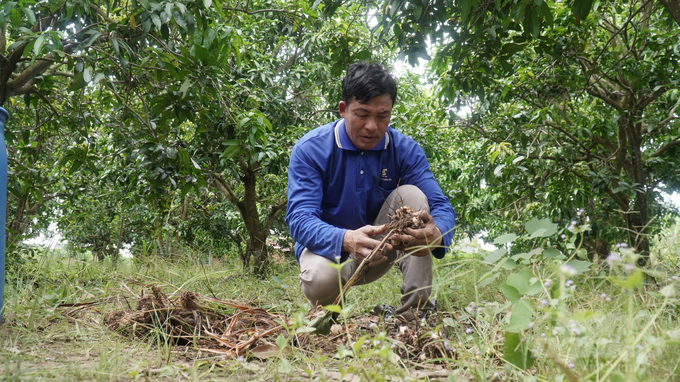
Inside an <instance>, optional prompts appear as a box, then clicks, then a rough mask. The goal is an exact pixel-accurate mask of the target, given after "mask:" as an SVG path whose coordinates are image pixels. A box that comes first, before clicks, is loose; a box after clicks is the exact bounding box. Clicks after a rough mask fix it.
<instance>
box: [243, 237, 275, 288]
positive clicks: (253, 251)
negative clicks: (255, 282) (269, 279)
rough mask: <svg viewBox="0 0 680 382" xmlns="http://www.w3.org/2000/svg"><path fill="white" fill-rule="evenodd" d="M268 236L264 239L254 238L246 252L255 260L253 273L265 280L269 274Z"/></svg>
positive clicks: (249, 242)
mask: <svg viewBox="0 0 680 382" xmlns="http://www.w3.org/2000/svg"><path fill="white" fill-rule="evenodd" d="M266 240H267V236H266V235H265V236H264V237H252V236H251V239H250V240H249V241H248V248H247V249H246V252H248V253H249V256H248V257H250V256H252V258H253V273H254V274H255V275H256V276H258V277H261V278H264V277H266V276H267V274H269V265H270V260H269V250H268V248H267V243H266Z"/></svg>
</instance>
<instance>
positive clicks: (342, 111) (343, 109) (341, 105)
mask: <svg viewBox="0 0 680 382" xmlns="http://www.w3.org/2000/svg"><path fill="white" fill-rule="evenodd" d="M338 109H339V110H340V116H341V117H342V118H345V113H346V112H347V104H346V103H345V101H340V103H339V104H338Z"/></svg>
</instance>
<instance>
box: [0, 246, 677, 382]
mask: <svg viewBox="0 0 680 382" xmlns="http://www.w3.org/2000/svg"><path fill="white" fill-rule="evenodd" d="M191 257H192V255H190V254H187V255H186V256H185V257H184V258H176V259H163V258H149V259H146V260H144V261H131V260H124V261H122V262H121V263H120V264H118V266H116V267H114V266H112V265H111V264H110V263H107V262H104V263H98V262H92V261H89V260H88V259H86V258H83V259H76V258H71V257H68V256H65V255H62V254H61V253H59V252H52V253H46V254H44V255H42V256H38V257H37V260H35V261H33V262H27V263H25V264H22V266H21V267H20V269H19V271H18V272H14V273H13V274H11V275H9V276H8V285H7V290H6V302H5V304H6V312H5V323H4V324H2V326H0V376H2V377H3V378H4V380H8V381H14V380H18V381H33V380H55V381H72V380H88V381H89V380H96V381H126V380H159V381H166V380H167V381H174V380H201V381H206V380H208V381H210V380H229V381H253V380H258V381H259V380H271V381H274V380H282V381H288V380H289V381H298V380H309V381H312V380H319V381H325V380H329V381H330V380H339V379H340V378H342V377H343V376H347V375H350V376H354V377H355V380H371V381H381V380H427V377H426V375H428V374H429V375H431V376H433V378H434V376H435V375H440V374H443V373H444V372H448V373H449V376H448V379H449V380H452V381H453V380H456V381H458V380H479V381H485V380H494V379H499V380H509V381H515V380H520V381H554V380H565V381H566V380H568V378H569V374H571V375H573V376H575V377H576V378H577V379H578V380H592V381H605V380H606V381H610V380H611V381H678V380H680V377H679V376H680V367H679V363H680V357H678V356H677V354H679V352H680V324H679V323H678V313H679V312H680V308H679V307H678V305H677V300H676V291H678V290H680V282H679V281H676V280H673V279H672V277H671V276H672V275H673V273H672V272H673V271H674V272H675V275H680V272H679V271H678V270H677V269H676V270H673V269H671V270H670V271H671V273H670V274H669V275H668V276H669V277H670V280H666V279H664V280H659V284H655V283H651V282H647V283H644V284H643V285H640V286H639V287H638V288H635V289H632V288H627V287H626V286H625V285H624V286H621V285H617V284H616V282H613V281H612V280H613V278H612V277H614V276H616V277H618V278H617V279H620V280H624V281H625V280H627V278H626V277H628V276H625V275H623V274H620V275H618V276H617V275H616V274H613V273H610V272H609V271H608V270H607V269H605V268H601V269H600V268H598V269H597V270H594V271H591V272H586V273H582V274H579V275H578V276H574V277H572V281H573V285H571V286H569V287H564V294H563V297H562V298H559V299H553V301H550V302H549V303H548V304H547V305H546V306H542V305H541V301H542V300H546V302H548V301H549V300H551V299H550V298H549V297H547V294H546V292H547V291H543V292H540V293H537V294H535V295H531V296H524V297H523V298H522V299H523V300H526V301H527V302H528V304H529V305H530V306H531V307H532V309H533V315H532V318H531V319H532V325H533V326H532V328H530V329H527V330H524V331H522V333H521V339H522V341H524V342H525V343H526V346H528V349H530V350H531V351H532V352H533V355H534V357H535V358H536V362H535V363H534V364H533V365H532V366H531V367H530V368H528V370H521V369H519V368H517V367H516V366H513V365H512V364H510V363H506V362H505V361H504V360H503V359H502V357H503V355H504V351H505V349H504V343H505V333H504V330H503V328H504V326H506V325H507V324H508V323H509V322H510V321H509V320H510V318H509V314H508V313H509V312H510V311H511V309H512V308H511V306H510V303H508V302H507V301H506V298H505V296H504V294H503V293H501V292H500V290H499V288H498V286H499V285H501V284H503V283H504V282H505V280H506V275H507V274H510V273H513V272H514V271H502V275H501V276H500V277H499V278H498V280H497V281H495V282H494V283H491V284H489V285H487V286H485V287H483V288H479V287H477V281H478V280H479V278H480V277H481V276H482V275H483V274H484V273H486V272H487V271H489V269H491V266H490V265H486V264H483V263H481V262H480V261H479V259H478V258H476V257H474V256H471V257H464V256H461V257H457V258H456V257H454V256H448V257H447V258H446V259H444V260H442V261H438V262H437V263H436V268H435V286H434V297H436V299H437V300H438V304H439V307H440V312H445V313H447V314H446V315H447V316H449V318H448V319H444V320H442V322H441V325H440V326H439V327H437V328H429V329H426V330H425V333H428V334H427V335H429V336H433V338H436V341H438V342H439V343H441V344H443V343H444V342H445V343H446V346H447V347H450V348H453V349H455V351H454V352H453V353H452V354H453V355H452V356H451V357H449V358H445V359H438V360H427V359H426V360H421V359H411V360H408V359H398V357H396V356H395V355H394V352H393V350H390V348H389V347H388V346H385V345H387V344H389V343H391V341H390V339H389V338H387V337H386V334H385V332H384V331H383V329H384V327H383V326H379V327H378V328H377V329H376V330H375V331H373V332H369V333H367V334H365V338H364V339H363V340H365V339H368V340H369V342H370V343H371V345H367V346H364V347H361V346H358V347H357V348H356V349H354V350H349V349H350V348H351V346H352V343H351V342H350V343H347V344H346V345H345V346H344V347H343V348H344V349H345V350H344V351H343V349H339V351H338V353H337V354H331V353H323V352H321V351H318V352H314V351H310V350H309V349H298V348H296V347H295V346H291V343H287V344H286V345H285V346H286V347H287V348H289V349H290V351H286V352H282V353H281V354H282V356H281V357H273V358H269V359H267V360H257V359H254V358H248V359H246V360H245V362H241V361H239V360H233V359H223V358H221V357H219V356H215V355H211V354H205V353H201V352H199V351H197V350H196V349H194V348H193V347H191V346H186V347H177V346H170V345H168V344H167V343H166V341H165V340H164V339H163V336H162V335H161V334H156V335H151V336H149V337H147V338H145V339H133V338H128V337H125V336H122V335H120V334H117V333H114V332H111V331H109V330H107V329H106V328H105V326H104V325H103V324H102V320H103V314H104V313H106V312H110V311H111V310H114V309H116V307H120V306H122V305H121V304H124V301H123V300H122V298H123V296H128V297H129V296H130V293H129V291H128V289H129V290H132V291H134V292H135V293H139V292H140V290H141V289H142V287H141V286H140V285H139V284H144V285H150V284H155V285H159V286H161V287H162V289H163V291H164V293H166V294H167V295H168V296H172V295H176V294H178V293H180V292H182V291H184V290H190V291H194V292H198V293H200V294H202V295H206V296H215V297H217V298H221V299H227V298H228V299H233V300H237V301H240V302H243V303H249V304H252V305H256V306H260V307H262V308H265V309H267V310H270V311H272V312H277V313H281V314H285V315H287V316H290V317H293V316H295V315H298V316H301V315H302V314H303V313H304V312H306V309H307V306H306V301H305V299H304V298H303V296H302V293H301V292H300V290H299V285H298V281H297V271H298V268H297V264H296V263H295V262H294V260H288V261H287V262H286V263H285V264H275V265H274V266H273V269H272V275H273V276H275V277H271V278H269V279H266V280H260V279H257V278H254V277H252V276H248V275H244V274H243V272H242V271H241V268H240V264H239V263H238V261H237V260H222V261H220V262H219V263H214V264H203V263H202V262H200V261H196V260H194V259H192V258H191ZM554 272H555V269H554V268H552V267H551V266H550V264H549V263H547V262H546V263H541V264H539V265H538V266H537V267H536V268H535V272H534V273H535V274H536V275H537V276H540V277H541V278H545V277H548V276H550V275H552V276H551V277H552V280H553V283H554V284H558V285H560V286H562V285H564V282H565V280H566V278H564V277H563V278H560V277H558V276H555V273H554ZM669 285H670V286H669ZM399 287H400V277H399V274H398V271H396V269H395V270H393V271H392V272H390V273H389V274H388V276H386V277H384V278H383V279H381V280H380V281H378V282H376V283H373V284H370V285H367V286H360V287H355V288H353V289H352V290H351V291H350V293H349V295H348V298H347V301H346V307H347V308H348V309H347V312H348V316H349V317H350V319H349V322H352V319H353V318H354V319H356V317H357V316H361V315H364V314H366V312H367V311H368V310H369V309H370V308H372V307H373V306H375V305H376V304H379V303H390V304H398V301H399ZM664 287H665V288H664ZM111 297H118V298H119V299H117V300H109V301H108V303H105V304H100V305H96V306H92V307H80V308H79V307H72V308H63V307H57V305H59V304H61V303H77V302H86V301H95V300H96V301H103V300H105V299H106V298H111ZM130 303H131V304H134V301H131V302H130ZM471 303H474V308H473V306H472V305H471ZM353 340H357V338H354V339H353ZM363 340H361V341H363ZM378 340H380V341H381V342H380V343H378V342H377V341H378ZM272 342H273V339H272ZM362 343H363V342H362ZM561 367H562V368H567V369H568V371H564V370H563V369H562V368H561ZM440 369H443V370H440ZM418 372H419V373H420V374H417V373H418ZM433 373H434V374H433ZM445 379H446V377H445Z"/></svg>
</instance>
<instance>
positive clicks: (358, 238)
mask: <svg viewBox="0 0 680 382" xmlns="http://www.w3.org/2000/svg"><path fill="white" fill-rule="evenodd" d="M386 230H387V225H381V226H373V225H367V226H364V227H361V228H359V229H356V230H347V231H345V236H344V237H343V239H342V250H343V251H347V252H349V253H350V254H351V255H352V257H353V258H354V260H355V261H358V262H359V263H361V262H362V261H363V260H364V259H365V258H366V257H368V255H370V254H371V252H373V250H374V249H375V248H376V247H377V246H378V245H380V240H376V239H374V238H373V236H375V235H380V234H381V233H384V232H385V231H386ZM389 250H392V246H391V245H390V244H389V243H385V246H384V247H383V250H382V251H381V252H379V253H376V254H375V255H374V256H373V259H372V260H371V262H370V263H368V265H369V266H374V265H378V264H381V263H383V262H384V261H385V260H387V256H385V252H386V251H389Z"/></svg>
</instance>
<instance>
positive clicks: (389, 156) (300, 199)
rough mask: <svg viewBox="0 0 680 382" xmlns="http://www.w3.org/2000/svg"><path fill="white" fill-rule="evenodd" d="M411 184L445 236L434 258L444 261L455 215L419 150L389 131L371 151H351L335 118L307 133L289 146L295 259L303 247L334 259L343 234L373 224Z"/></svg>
mask: <svg viewBox="0 0 680 382" xmlns="http://www.w3.org/2000/svg"><path fill="white" fill-rule="evenodd" d="M406 184H411V185H414V186H416V187H418V188H419V189H420V190H421V191H423V193H425V195H426V196H427V200H428V203H429V205H430V214H431V215H432V218H433V220H434V223H435V224H436V226H437V228H439V230H440V231H441V232H442V233H443V234H444V236H443V241H442V247H440V248H435V249H434V250H433V251H432V254H433V255H434V256H435V257H436V258H442V257H444V254H445V253H446V251H447V249H448V246H449V245H450V244H451V239H452V237H453V227H454V224H455V213H454V210H453V207H451V204H450V203H449V200H448V198H447V197H446V196H444V193H443V192H442V190H441V188H440V187H439V184H438V183H437V181H436V180H435V179H434V176H433V175H432V172H431V171H430V164H429V163H428V162H427V158H426V157H425V153H424V152H423V149H422V148H421V147H420V146H419V145H418V144H417V143H416V142H415V141H414V140H413V139H411V138H409V137H407V136H406V135H404V134H402V133H400V132H398V131H397V130H394V129H393V128H392V127H388V129H387V133H386V134H385V136H384V137H383V139H382V141H380V143H379V144H378V145H376V147H374V148H373V149H371V150H359V149H357V148H355V147H354V145H353V144H352V142H351V141H350V139H349V137H348V136H347V133H346V131H345V122H344V120H342V119H341V120H338V121H335V122H332V123H329V124H326V125H323V126H320V127H317V128H316V129H314V130H312V131H310V132H308V133H307V134H305V136H304V137H302V138H301V139H300V140H299V141H298V142H297V144H296V145H295V146H294V147H293V151H292V153H291V156H290V164H289V167H288V211H287V213H286V223H287V224H288V228H289V229H290V233H291V235H292V236H293V239H294V240H295V257H296V259H297V260H298V262H299V261H300V255H301V254H302V251H303V250H304V249H305V248H308V249H309V250H310V251H312V252H314V253H316V254H318V255H321V256H324V257H327V258H328V259H330V260H332V261H336V258H337V256H341V261H344V260H346V259H347V257H348V256H349V254H348V253H346V252H344V253H343V252H342V239H343V237H344V235H345V231H346V230H348V229H351V230H354V229H358V228H361V227H363V226H365V225H370V224H373V222H374V221H375V219H376V217H377V216H378V212H379V211H380V208H381V207H382V205H383V202H384V201H385V199H386V198H387V196H388V195H389V194H390V193H391V192H392V191H394V189H396V188H397V186H400V185H406Z"/></svg>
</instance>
